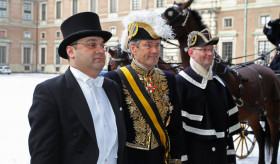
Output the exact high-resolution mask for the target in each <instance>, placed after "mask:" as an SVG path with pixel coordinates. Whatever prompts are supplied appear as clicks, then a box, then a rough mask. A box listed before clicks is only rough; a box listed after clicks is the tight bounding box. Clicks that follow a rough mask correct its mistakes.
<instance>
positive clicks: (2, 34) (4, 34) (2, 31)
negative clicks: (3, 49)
mask: <svg viewBox="0 0 280 164" xmlns="http://www.w3.org/2000/svg"><path fill="white" fill-rule="evenodd" d="M5 37H6V31H5V30H0V38H5Z"/></svg>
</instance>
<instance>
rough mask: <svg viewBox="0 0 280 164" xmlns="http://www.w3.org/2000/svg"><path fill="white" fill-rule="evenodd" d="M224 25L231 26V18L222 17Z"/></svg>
mask: <svg viewBox="0 0 280 164" xmlns="http://www.w3.org/2000/svg"><path fill="white" fill-rule="evenodd" d="M224 27H232V19H231V18H226V19H224Z"/></svg>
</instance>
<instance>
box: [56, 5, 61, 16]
mask: <svg viewBox="0 0 280 164" xmlns="http://www.w3.org/2000/svg"><path fill="white" fill-rule="evenodd" d="M56 19H61V2H60V1H57V2H56Z"/></svg>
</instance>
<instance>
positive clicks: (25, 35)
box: [24, 31, 31, 39]
mask: <svg viewBox="0 0 280 164" xmlns="http://www.w3.org/2000/svg"><path fill="white" fill-rule="evenodd" d="M24 38H25V39H31V32H27V31H25V32H24Z"/></svg>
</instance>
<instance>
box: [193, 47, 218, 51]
mask: <svg viewBox="0 0 280 164" xmlns="http://www.w3.org/2000/svg"><path fill="white" fill-rule="evenodd" d="M193 50H198V51H202V52H214V48H193Z"/></svg>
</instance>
